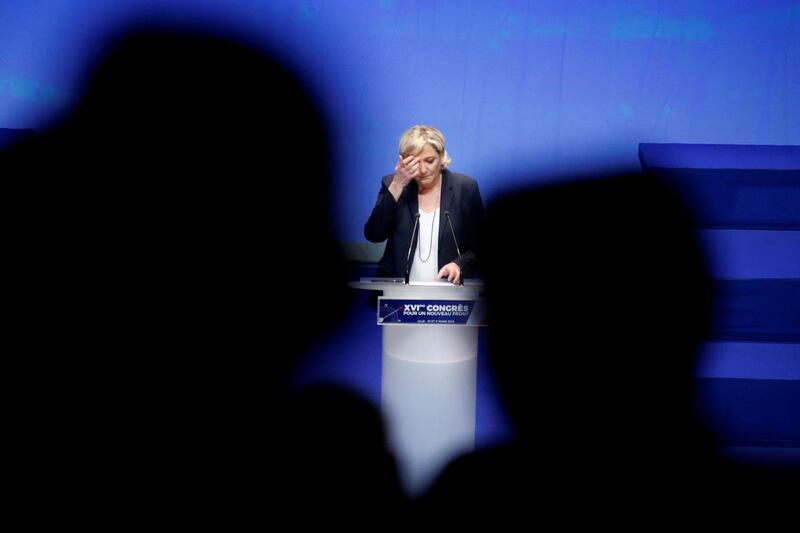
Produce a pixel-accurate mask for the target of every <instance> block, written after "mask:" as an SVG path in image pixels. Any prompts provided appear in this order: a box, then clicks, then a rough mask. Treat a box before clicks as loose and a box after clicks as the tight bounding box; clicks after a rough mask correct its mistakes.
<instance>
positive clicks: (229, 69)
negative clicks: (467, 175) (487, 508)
mask: <svg viewBox="0 0 800 533" xmlns="http://www.w3.org/2000/svg"><path fill="white" fill-rule="evenodd" d="M328 155H329V154H328V143H327V139H326V131H325V126H324V124H323V121H322V118H321V116H320V114H319V112H318V110H317V108H316V106H315V104H314V102H313V100H312V99H311V97H310V96H309V93H308V91H307V90H306V89H305V88H304V87H303V86H302V85H301V84H300V83H299V82H298V81H297V80H296V78H295V76H294V75H293V74H292V73H291V72H289V71H287V70H286V69H285V68H283V67H282V66H280V65H279V64H278V63H276V62H274V61H273V60H271V59H269V58H268V57H266V56H264V55H263V54H262V53H260V52H258V51H256V50H253V49H251V48H248V47H246V46H243V45H240V44H236V43H233V42H231V41H229V40H226V39H223V38H218V37H215V36H207V35H199V34H196V33H190V32H182V31H181V32H172V31H167V30H161V29H159V30H139V31H134V32H130V33H129V34H127V35H125V36H123V37H121V38H120V39H118V40H117V41H116V42H115V43H114V45H113V46H112V47H110V48H109V49H108V50H107V51H106V52H104V53H103V54H102V57H101V59H100V61H99V62H98V64H97V66H96V68H95V69H93V71H92V74H91V76H90V78H89V79H88V81H87V84H86V88H85V94H84V96H83V98H82V99H81V100H80V102H79V104H78V105H77V107H76V108H75V109H74V110H73V112H72V113H71V114H70V115H69V116H68V117H66V118H65V119H64V120H63V121H61V122H59V123H58V124H57V125H55V126H54V127H53V128H51V129H50V130H48V131H46V132H43V133H40V134H39V135H38V136H37V138H35V139H32V140H29V141H27V142H24V143H22V144H21V145H19V146H17V147H16V148H15V149H14V150H13V151H11V152H10V153H7V154H4V155H3V157H2V160H0V168H1V169H2V173H3V175H4V176H5V177H6V178H7V185H6V193H7V194H6V195H5V200H6V203H7V206H8V210H7V212H8V213H9V214H10V215H11V217H10V219H11V221H12V222H11V231H10V234H11V240H12V243H11V254H10V262H11V265H12V269H13V271H14V277H13V279H14V284H15V292H14V294H13V299H12V302H13V304H12V305H13V309H12V311H13V318H12V322H11V324H12V329H13V330H14V331H15V336H16V341H17V343H15V344H16V346H17V347H18V350H19V351H18V352H17V353H16V354H15V355H14V370H13V374H11V375H13V376H14V378H15V380H16V389H17V392H16V393H15V395H14V403H13V406H12V410H13V412H14V414H15V415H16V417H17V418H18V419H19V422H20V424H21V426H22V427H23V429H22V430H20V431H19V432H17V433H16V434H15V435H14V438H15V439H18V444H19V450H20V452H21V454H22V455H20V461H21V464H20V465H19V466H21V468H22V470H23V471H24V475H22V476H21V478H20V482H19V483H20V486H19V487H17V490H16V491H15V492H16V494H17V495H18V497H19V499H20V503H21V504H22V505H25V506H31V509H30V511H29V515H30V516H31V517H33V519H39V518H42V519H44V518H48V517H49V518H53V517H58V518H59V519H60V520H63V521H64V523H71V522H74V521H81V523H92V522H95V521H96V522H99V523H113V524H121V523H123V524H128V523H131V524H138V525H144V524H152V523H154V521H155V520H156V519H158V520H159V522H158V523H159V524H164V523H169V524H171V525H178V524H180V525H185V524H197V525H199V524H203V525H212V524H213V525H228V526H230V525H234V524H243V523H248V524H249V523H253V522H254V521H255V523H256V524H262V525H263V524H264V523H270V522H273V521H277V520H280V519H285V518H291V519H292V520H294V521H296V522H300V523H311V524H314V523H316V522H320V521H323V520H325V521H326V523H327V522H329V521H330V520H331V516H330V515H328V514H326V513H325V512H324V511H323V510H322V509H323V508H324V509H327V510H330V509H332V508H335V507H339V508H341V507H342V505H341V504H343V503H344V502H347V503H348V504H350V505H352V501H358V500H360V499H363V497H364V495H365V494H369V495H370V497H371V499H372V500H373V501H380V502H381V503H384V502H392V503H393V504H394V503H398V502H399V500H398V493H397V491H396V485H395V484H394V482H393V478H392V476H393V472H394V471H393V463H392V459H391V457H390V456H389V455H388V452H387V451H386V450H385V446H384V443H383V441H382V437H381V436H382V433H381V432H382V425H381V421H380V418H379V416H378V414H377V412H374V411H371V409H372V408H371V407H369V406H368V405H367V404H365V403H364V402H363V401H362V400H360V399H358V398H357V397H355V396H353V395H351V394H350V393H347V392H344V391H341V390H337V389H335V388H332V387H321V388H316V389H313V390H309V391H302V392H298V393H292V392H290V391H288V387H287V383H288V378H289V374H290V372H291V369H292V367H293V365H294V364H295V363H296V361H297V360H298V359H299V358H300V357H302V355H303V354H304V352H305V351H306V350H307V348H309V347H310V346H311V345H312V343H313V342H314V341H315V340H316V339H318V338H320V337H321V336H322V335H323V334H325V333H326V332H327V331H329V330H330V329H331V328H333V327H335V326H336V323H337V320H338V319H339V317H342V316H343V315H344V312H345V310H346V308H347V305H348V302H349V298H350V294H349V293H348V292H347V290H346V286H345V281H346V278H345V268H344V264H343V262H342V260H341V258H340V257H339V251H338V247H337V246H336V243H335V241H334V239H333V236H332V234H331V230H330V228H331V224H330V221H331V219H330V209H329V205H328V202H329V195H328V191H329V189H330V179H331V174H330V171H329V169H328V166H327V165H328ZM319 308H325V309H326V312H325V313H324V315H323V316H322V317H320V316H318V315H317V314H314V313H310V312H309V311H310V310H312V309H319ZM315 405H318V407H319V411H317V410H316V408H315V407H314V406H315ZM336 407H342V409H341V412H339V413H338V415H337V413H335V412H334V411H335V408H336ZM320 413H327V415H329V416H328V417H327V418H326V419H320ZM293 415H297V416H303V417H307V418H301V419H295V418H293ZM350 417H352V418H350ZM356 421H358V424H357V423H356ZM336 422H338V423H339V424H340V425H341V427H339V428H337V429H336V430H334V429H333V427H332V425H335V423H336ZM306 423H308V424H322V423H325V424H327V426H325V427H326V428H327V429H326V430H323V429H320V428H318V427H316V426H306V425H304V424H306ZM356 426H357V427H356ZM342 428H345V429H342ZM328 430H330V431H328ZM351 430H358V431H351ZM362 436H368V438H367V437H365V438H364V439H363V440H362V439H361V437H362ZM305 438H309V439H311V438H314V439H315V440H314V441H313V442H305V441H304V439H305ZM354 439H357V441H354ZM351 445H352V446H353V450H354V449H360V450H367V451H365V454H364V455H360V456H359V457H355V455H354V451H353V450H351V449H349V446H351ZM356 446H357V448H356ZM342 454H343V455H342ZM340 455H342V456H341V457H340ZM344 458H348V461H347V464H348V465H349V466H348V467H345V466H344V465H342V464H341V463H336V462H337V461H341V460H343V459H344ZM373 462H374V463H376V464H378V465H379V468H380V469H381V473H380V474H378V473H376V474H375V476H376V477H375V479H376V481H375V482H374V483H373V481H371V478H370V477H369V476H370V475H371V474H372V471H371V470H370V469H372V467H373ZM334 464H338V466H331V467H330V468H329V466H330V465H334ZM359 472H360V473H361V474H359ZM346 473H347V474H348V475H347V476H345V474H346ZM299 474H302V476H300V477H298V475H299ZM376 483H382V484H383V485H382V486H383V487H385V493H384V492H381V490H382V486H378V485H376ZM365 484H368V485H365ZM320 487H325V489H326V490H325V491H322V490H320ZM352 515H354V516H358V517H363V515H364V513H363V510H361V509H359V510H358V512H356V513H352ZM335 518H336V519H337V520H336V521H337V522H339V523H341V522H347V521H349V520H355V519H354V518H352V516H351V514H349V513H346V512H344V513H340V514H338V515H337V516H336V517H335ZM359 519H361V518H359Z"/></svg>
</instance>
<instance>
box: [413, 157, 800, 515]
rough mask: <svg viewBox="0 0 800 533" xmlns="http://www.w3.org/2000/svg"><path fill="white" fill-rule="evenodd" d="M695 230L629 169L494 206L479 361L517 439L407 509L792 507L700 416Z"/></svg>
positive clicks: (471, 462)
mask: <svg viewBox="0 0 800 533" xmlns="http://www.w3.org/2000/svg"><path fill="white" fill-rule="evenodd" d="M693 227H694V225H693V220H692V216H691V214H690V213H689V212H687V210H686V209H685V208H684V206H683V203H682V200H681V198H680V197H679V196H678V195H677V194H676V193H675V191H673V190H672V189H671V188H670V187H668V186H667V185H666V184H665V183H663V182H660V181H658V180H656V179H655V178H653V177H651V176H643V175H639V174H625V173H613V172H612V173H608V174H606V175H597V176H593V177H588V178H585V179H582V180H579V181H574V182H568V183H564V184H554V185H547V186H540V187H537V188H533V189H530V190H521V191H517V192H515V193H514V194H509V195H507V196H506V197H504V198H501V199H499V200H498V201H496V202H494V203H493V204H492V205H490V207H489V209H488V238H487V253H486V262H487V264H486V271H487V280H486V281H487V298H488V301H489V310H490V323H491V328H490V329H489V348H490V359H491V367H492V370H493V372H494V373H495V377H496V380H497V384H498V387H499V390H500V395H501V398H502V401H503V404H504V406H505V408H506V409H507V412H508V413H509V415H510V418H511V420H512V422H513V424H514V426H515V429H516V432H517V438H516V440H514V441H513V442H510V443H507V444H504V445H500V446H497V447H495V448H490V449H486V450H481V451H477V452H476V453H474V454H471V455H467V456H464V457H461V458H460V459H458V460H456V461H455V462H454V463H453V464H451V465H450V466H449V467H448V468H447V469H446V471H445V472H444V473H443V474H442V476H441V477H440V478H439V480H438V482H437V483H436V484H435V486H434V487H433V488H432V489H431V491H430V493H429V494H428V495H426V497H425V498H423V499H422V500H421V501H420V502H418V503H419V505H418V508H419V509H420V511H421V512H422V513H423V515H424V518H425V519H438V520H439V521H441V522H447V523H450V522H452V521H453V520H458V517H461V520H463V521H464V522H465V523H466V522H467V521H470V520H473V519H474V518H475V513H468V514H464V512H463V510H464V509H478V513H479V514H482V515H484V516H486V517H511V518H514V519H522V520H527V521H528V522H529V523H530V520H532V519H533V520H542V521H550V520H559V522H560V523H570V522H572V521H574V520H583V519H586V518H590V519H593V520H598V521H607V522H612V523H615V524H616V523H618V524H637V523H638V524H648V525H654V524H668V523H674V524H675V525H677V524H678V523H682V522H683V523H685V520H687V519H689V518H692V517H697V519H702V520H712V521H719V522H729V521H730V522H735V521H736V520H737V518H736V517H738V516H740V515H741V514H743V513H744V514H746V513H751V514H750V516H751V517H755V516H759V515H760V514H761V513H763V512H766V513H767V515H768V516H774V515H780V513H787V511H788V509H789V508H790V507H789V505H788V502H789V501H791V497H792V496H791V495H793V494H796V491H797V489H796V486H793V485H792V484H790V483H789V479H790V477H792V476H791V474H792V473H791V472H788V471H785V470H779V469H774V470H770V469H766V468H764V469H761V468H756V467H749V466H742V465H734V464H730V463H727V462H726V461H724V460H723V459H722V458H721V457H720V456H719V455H718V450H717V445H716V443H715V442H714V438H713V435H712V434H711V433H710V432H709V431H708V430H707V429H706V427H705V425H704V424H703V422H702V421H701V420H700V419H699V416H698V413H697V409H696V408H695V404H694V390H693V381H692V370H693V364H694V357H695V355H696V351H697V349H698V345H699V343H700V342H701V341H702V340H704V339H705V336H706V334H707V332H708V328H709V327H710V320H711V316H710V313H711V309H712V303H713V294H712V284H711V281H710V279H709V278H708V276H707V273H706V266H705V259H704V253H703V250H702V249H701V248H700V246H699V244H698V242H697V241H696V239H695V235H694V231H693ZM768 509H769V510H770V511H771V512H772V513H773V514H770V512H768V511H767V510H768ZM641 516H645V517H646V518H645V521H641V519H640V517H641Z"/></svg>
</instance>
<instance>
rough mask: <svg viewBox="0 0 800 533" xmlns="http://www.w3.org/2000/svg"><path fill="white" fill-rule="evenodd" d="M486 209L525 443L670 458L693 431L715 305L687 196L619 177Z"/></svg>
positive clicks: (500, 359) (492, 297)
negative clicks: (696, 385) (664, 451)
mask: <svg viewBox="0 0 800 533" xmlns="http://www.w3.org/2000/svg"><path fill="white" fill-rule="evenodd" d="M489 213H490V215H489V217H490V218H489V234H490V237H489V239H487V242H488V247H489V250H488V251H487V262H488V267H487V282H488V296H489V308H490V316H491V321H492V328H491V331H490V348H491V351H490V353H491V361H492V367H493V369H494V371H495V373H496V376H497V380H498V382H499V387H500V390H501V395H502V396H503V398H504V401H505V405H506V407H507V409H508V411H509V414H510V415H511V417H512V419H513V421H514V423H515V424H516V427H517V430H518V432H519V434H520V436H521V438H522V439H524V440H527V441H529V442H533V441H535V442H537V443H539V444H543V445H545V446H551V447H552V448H553V449H558V450H564V449H566V448H570V447H573V446H577V447H582V446H585V445H586V443H587V442H592V443H593V444H592V446H595V445H598V446H600V447H602V448H603V449H604V453H611V452H612V451H613V452H614V453H617V452H619V453H622V454H630V453H631V450H630V449H628V448H629V447H634V448H638V449H643V450H644V449H647V450H650V452H651V453H652V447H653V446H666V447H669V448H670V449H671V450H673V452H674V449H675V448H674V446H676V445H677V444H678V443H681V442H684V441H685V439H686V437H687V435H686V433H687V431H691V432H694V429H695V426H694V422H693V420H694V409H693V405H692V389H691V372H692V365H693V360H694V356H695V352H696V350H697V347H698V344H699V343H700V341H701V340H703V339H704V336H705V335H706V333H707V328H708V327H709V321H710V309H711V298H712V293H711V282H710V280H709V278H708V276H707V274H706V269H705V260H704V256H703V250H702V249H701V248H700V246H699V244H698V242H697V240H696V238H695V235H694V227H693V221H692V217H691V215H690V213H689V212H688V211H687V210H686V209H685V208H684V207H683V203H682V201H681V198H680V197H679V196H678V195H677V194H676V193H675V192H674V191H673V190H671V189H670V188H669V187H668V186H667V185H666V184H665V183H662V182H660V181H657V180H655V179H654V178H652V177H648V176H642V175H639V174H615V173H609V174H608V175H599V176H595V177H593V178H591V179H584V180H577V181H573V182H568V183H564V184H553V185H547V186H542V187H539V188H535V189H532V190H527V191H520V192H517V193H515V194H512V195H508V196H507V197H505V198H503V199H500V200H499V201H497V202H495V203H494V204H493V205H491V206H490V211H489ZM666 427H669V428H671V429H672V431H673V433H672V435H670V432H668V431H664V429H665V428H666ZM695 436H698V437H699V435H695ZM634 442H635V443H636V445H635V446H632V443H634ZM620 443H625V444H624V445H621V444H620ZM623 450H624V451H623Z"/></svg>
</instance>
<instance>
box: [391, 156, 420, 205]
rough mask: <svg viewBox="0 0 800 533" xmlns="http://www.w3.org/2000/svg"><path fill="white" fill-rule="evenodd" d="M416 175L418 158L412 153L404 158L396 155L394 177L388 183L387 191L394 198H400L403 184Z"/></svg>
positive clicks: (417, 173)
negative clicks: (389, 183)
mask: <svg viewBox="0 0 800 533" xmlns="http://www.w3.org/2000/svg"><path fill="white" fill-rule="evenodd" d="M418 175H419V159H417V158H416V157H415V156H413V155H410V156H408V157H406V158H405V159H404V158H403V156H401V155H400V156H397V165H395V167H394V178H393V179H392V183H391V185H389V191H390V192H391V193H392V196H394V199H395V200H397V199H398V198H400V195H401V194H402V192H403V189H404V188H405V186H406V185H408V184H409V183H411V180H413V179H414V178H416V177H417V176H418Z"/></svg>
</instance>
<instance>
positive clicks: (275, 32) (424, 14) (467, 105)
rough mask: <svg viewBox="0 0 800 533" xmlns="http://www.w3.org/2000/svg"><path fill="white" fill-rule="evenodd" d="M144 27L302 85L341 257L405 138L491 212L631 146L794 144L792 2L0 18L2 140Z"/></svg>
mask: <svg viewBox="0 0 800 533" xmlns="http://www.w3.org/2000/svg"><path fill="white" fill-rule="evenodd" d="M141 19H147V20H162V21H168V22H171V23H183V24H187V25H205V26H209V27H214V28H217V29H222V30H223V31H227V32H230V33H231V34H236V35H242V36H244V37H246V38H248V39H250V40H251V41H253V42H255V43H258V44H260V45H263V46H264V47H265V48H270V49H272V50H274V51H276V52H277V53H278V54H280V55H282V56H283V57H284V58H285V59H286V60H287V61H289V62H291V63H293V64H294V65H296V66H297V67H298V69H299V70H300V71H301V72H303V75H304V76H305V77H307V79H308V80H309V81H311V82H312V83H313V84H314V87H315V90H316V91H317V93H318V95H319V97H320V99H321V102H322V104H323V107H324V109H325V110H326V112H327V114H328V116H329V118H330V120H331V123H332V125H333V133H334V134H335V136H336V139H337V146H336V158H337V160H336V171H337V172H336V180H337V185H338V187H337V190H338V197H337V198H335V199H334V200H335V205H336V206H338V209H339V213H340V216H339V217H337V224H338V226H339V234H340V235H341V238H342V239H343V240H354V241H358V240H363V235H362V227H363V222H364V220H365V218H366V216H367V215H368V213H369V210H370V208H371V206H372V204H373V202H374V198H375V196H376V193H377V190H378V189H377V187H378V181H377V180H378V178H379V176H381V175H382V174H385V173H387V172H389V171H391V169H392V168H393V165H394V160H395V151H396V145H397V140H398V137H399V135H400V133H401V132H402V131H403V130H404V129H405V128H406V127H408V126H410V125H412V124H414V123H429V124H433V125H436V126H437V127H439V128H440V129H442V130H443V131H444V132H445V134H446V136H447V139H448V144H449V149H450V152H451V155H452V157H453V160H454V163H453V168H454V169H455V170H458V171H461V172H464V173H467V174H471V175H473V176H475V177H477V178H478V179H479V181H480V183H481V185H482V188H483V191H484V194H485V196H486V197H488V198H490V197H491V196H492V195H493V194H494V193H496V192H497V191H499V190H501V189H503V188H505V187H506V186H509V185H511V183H510V181H511V180H512V179H513V178H510V177H509V176H512V175H515V174H516V171H517V170H518V169H522V168H524V169H526V170H527V171H533V172H535V173H536V174H537V175H538V176H552V175H553V174H554V173H565V172H570V171H572V170H587V169H592V168H595V167H596V165H598V164H605V163H610V162H614V163H623V164H630V165H637V164H638V162H637V146H638V143H639V142H681V143H722V144H727V143H735V144H800V98H799V97H798V95H800V2H798V1H796V0H794V1H790V0H765V1H759V2H747V1H734V0H714V1H698V0H674V1H671V2H662V1H655V0H641V1H589V0H584V1H579V0H560V1H544V2H543V1H520V0H517V1H487V0H483V1H479V0H440V1H431V0H298V1H285V0H284V1H277V0H213V1H212V0H161V1H155V0H41V1H36V0H4V1H3V2H2V4H1V5H0V127H6V128H15V127H16V128H29V127H39V126H41V125H42V124H44V123H46V122H47V121H49V120H52V119H53V118H54V117H55V116H57V115H58V114H59V113H60V112H61V111H63V110H64V109H67V108H68V106H69V104H70V103H71V102H73V101H74V100H75V98H76V97H77V95H78V94H80V85H81V80H82V77H83V74H84V72H85V69H86V68H87V67H88V65H89V62H88V58H89V57H91V54H92V53H93V51H95V50H97V49H98V47H100V46H102V43H103V42H104V39H105V38H106V37H107V35H108V34H109V33H110V32H113V31H114V30H115V29H117V28H119V27H120V26H122V25H124V24H126V23H128V22H130V21H131V20H141ZM153 82H154V83H158V80H153ZM298 171H301V170H300V169H298Z"/></svg>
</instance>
